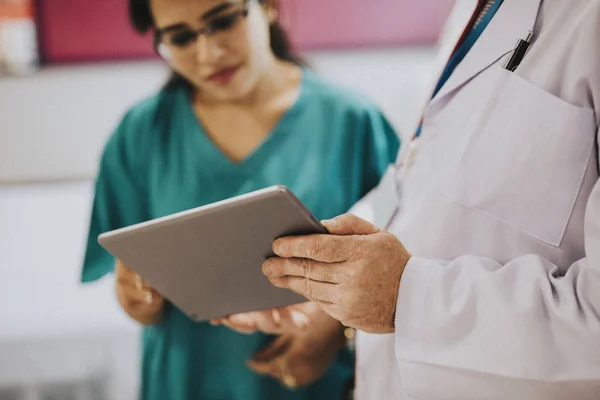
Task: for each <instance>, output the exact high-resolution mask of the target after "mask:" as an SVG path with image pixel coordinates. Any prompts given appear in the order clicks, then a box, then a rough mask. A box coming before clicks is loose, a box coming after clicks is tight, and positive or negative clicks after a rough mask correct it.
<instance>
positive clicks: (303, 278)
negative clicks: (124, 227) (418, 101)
mask: <svg viewBox="0 0 600 400" xmlns="http://www.w3.org/2000/svg"><path fill="white" fill-rule="evenodd" d="M517 41H519V43H520V44H519V47H518V49H519V51H513V48H514V47H515V43H516V42H517ZM523 50H526V51H523ZM599 126H600V0H587V1H554V0H546V1H541V0H503V1H502V0H489V1H480V2H479V3H478V4H477V7H476V8H475V9H474V10H473V12H472V13H471V14H470V15H469V20H468V22H466V23H465V29H464V34H463V35H461V39H460V40H459V41H458V43H457V45H456V46H455V51H454V53H453V55H452V57H450V58H449V61H448V63H447V65H446V68H445V70H444V72H443V74H442V75H441V78H440V80H439V84H438V85H437V88H436V90H435V92H434V94H433V97H432V99H431V101H430V102H429V104H428V105H427V107H426V110H425V113H424V119H423V123H422V125H421V128H420V129H419V130H418V131H417V134H416V135H415V139H414V141H413V142H412V144H411V145H410V146H407V149H408V150H407V152H406V153H405V154H404V155H403V156H401V157H400V159H399V162H398V164H397V165H395V166H393V167H392V168H391V169H390V172H389V174H387V175H386V177H384V178H383V180H382V183H381V185H380V186H379V187H378V188H377V189H376V190H375V191H373V192H372V193H371V194H370V195H368V196H367V197H366V198H365V199H364V201H362V202H361V203H359V205H357V207H356V208H355V209H354V210H355V211H356V212H357V213H363V215H368V214H377V215H375V217H374V218H372V220H373V221H379V222H378V223H377V224H371V223H370V222H367V221H365V220H364V219H360V218H358V217H356V216H352V215H344V216H340V217H337V218H335V219H333V220H331V221H329V222H326V223H325V224H326V226H327V227H328V229H329V230H330V232H331V233H332V235H321V236H312V237H299V238H285V239H280V240H278V241H276V242H275V244H274V251H275V253H276V254H277V255H278V256H279V257H278V258H274V259H271V260H269V261H267V262H266V263H265V264H264V266H263V270H264V272H265V274H266V275H267V276H268V277H269V279H270V280H271V282H272V283H273V284H275V285H276V286H278V287H282V288H291V289H292V290H295V291H297V292H298V293H301V294H304V295H306V296H308V297H309V298H311V299H313V300H314V301H315V302H316V303H317V304H319V305H320V306H321V307H322V308H323V310H325V311H326V312H327V313H328V314H329V315H331V316H333V317H334V318H336V319H337V320H339V321H341V322H342V323H344V324H346V325H348V326H351V327H354V328H357V329H360V330H361V331H363V332H365V333H360V334H359V335H358V337H357V363H358V366H357V388H356V397H357V399H359V400H366V399H373V400H379V399H395V400H403V399H424V400H428V399H436V400H446V399H448V400H450V399H461V400H469V399H473V400H481V399H511V400H520V399H523V400H525V399H545V400H563V399H573V400H575V399H577V400H582V399H589V400H595V399H599V398H600V180H599V171H600V164H599V156H600V155H599V150H598V149H599V146H598V140H599V135H600V129H599ZM383 200H386V201H387V203H388V204H389V205H390V206H389V207H378V208H377V209H375V208H374V207H373V205H374V204H385V201H383ZM225 323H227V324H229V325H230V326H233V327H236V326H237V325H236V324H235V318H234V317H232V318H230V319H229V320H227V321H225ZM246 323H247V325H248V326H249V325H250V324H249V322H248V321H246ZM255 327H256V328H259V329H262V330H265V329H267V328H268V327H266V325H265V324H255Z"/></svg>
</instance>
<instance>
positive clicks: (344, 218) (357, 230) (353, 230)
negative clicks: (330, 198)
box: [321, 214, 379, 235]
mask: <svg viewBox="0 0 600 400" xmlns="http://www.w3.org/2000/svg"><path fill="white" fill-rule="evenodd" d="M321 223H322V224H323V226H324V227H325V228H327V231H328V232H329V233H330V234H332V235H372V234H375V233H377V232H379V228H377V227H376V226H375V225H373V224H372V223H370V222H369V221H365V220H364V219H361V218H359V217H357V216H356V215H352V214H344V215H340V216H339V217H335V218H333V219H330V220H324V221H321Z"/></svg>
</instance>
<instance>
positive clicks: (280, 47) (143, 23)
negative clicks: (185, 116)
mask: <svg viewBox="0 0 600 400" xmlns="http://www.w3.org/2000/svg"><path fill="white" fill-rule="evenodd" d="M249 1H253V0H249ZM267 1H268V0H258V2H259V3H260V4H261V5H262V4H264V3H265V2H267ZM129 19H130V21H131V25H132V26H133V28H134V29H135V30H136V31H137V32H138V33H140V34H145V33H147V32H148V31H150V30H151V29H154V19H153V18H152V10H151V9H150V0H129ZM269 36H270V40H271V51H273V54H274V55H275V57H277V58H278V59H280V60H283V61H289V62H292V63H294V64H296V65H299V66H305V65H306V63H305V61H304V60H303V59H302V57H300V56H299V55H298V54H297V53H296V52H295V51H294V49H293V48H292V45H291V43H290V40H289V37H288V35H287V32H286V31H285V29H284V28H283V27H282V26H281V24H280V23H279V22H278V21H275V22H273V23H271V25H270V26H269ZM175 86H185V87H187V88H191V86H190V84H189V82H188V81H187V80H186V79H185V78H184V77H182V76H181V75H179V74H178V73H176V72H175V71H173V73H172V75H171V78H170V79H169V81H168V82H167V84H166V86H165V87H166V88H170V87H175Z"/></svg>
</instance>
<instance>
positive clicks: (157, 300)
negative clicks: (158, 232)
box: [115, 260, 165, 325]
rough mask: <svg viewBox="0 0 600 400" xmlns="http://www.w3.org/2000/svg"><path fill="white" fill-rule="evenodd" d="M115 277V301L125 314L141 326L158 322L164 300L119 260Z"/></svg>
mask: <svg viewBox="0 0 600 400" xmlns="http://www.w3.org/2000/svg"><path fill="white" fill-rule="evenodd" d="M115 276H116V292H117V299H118V300H119V304H120V305H121V308H123V310H124V311H125V313H127V315H129V316H130V317H131V318H133V319H134V320H136V321H137V322H139V323H140V324H143V325H153V324H156V323H158V322H160V320H161V318H162V312H163V309H164V305H165V299H164V298H163V297H162V296H161V295H160V294H158V292H157V291H156V290H154V289H153V288H151V287H150V286H149V285H148V284H147V283H146V282H144V280H142V278H141V277H140V276H139V275H138V274H136V273H135V272H133V271H132V270H130V269H129V268H127V267H126V266H125V264H123V262H122V261H120V260H117V264H116V266H115Z"/></svg>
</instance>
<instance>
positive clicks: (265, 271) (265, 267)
mask: <svg viewBox="0 0 600 400" xmlns="http://www.w3.org/2000/svg"><path fill="white" fill-rule="evenodd" d="M262 270H263V274H265V275H266V276H269V275H271V274H273V267H272V266H271V263H270V262H269V261H265V262H264V263H263V267H262Z"/></svg>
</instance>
